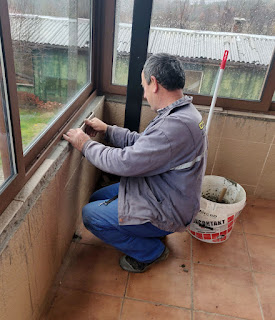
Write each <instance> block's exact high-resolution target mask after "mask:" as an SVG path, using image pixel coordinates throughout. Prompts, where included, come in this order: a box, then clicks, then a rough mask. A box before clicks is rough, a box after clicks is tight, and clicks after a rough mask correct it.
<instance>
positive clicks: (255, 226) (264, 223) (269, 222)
mask: <svg viewBox="0 0 275 320" xmlns="http://www.w3.org/2000/svg"><path fill="white" fill-rule="evenodd" d="M274 212H275V208H270V207H260V206H250V207H249V210H247V211H246V212H245V216H244V219H243V227H244V232H246V233H252V234H258V235H263V236H272V237H275V219H274Z"/></svg>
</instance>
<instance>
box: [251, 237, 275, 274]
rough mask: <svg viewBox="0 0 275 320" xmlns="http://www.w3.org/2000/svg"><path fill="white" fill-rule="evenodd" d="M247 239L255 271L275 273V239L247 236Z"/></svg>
mask: <svg viewBox="0 0 275 320" xmlns="http://www.w3.org/2000/svg"><path fill="white" fill-rule="evenodd" d="M246 239H247V245H248V251H249V255H250V258H251V262H252V268H253V270H254V271H257V272H267V273H275V238H271V237H264V236H256V235H252V234H246Z"/></svg>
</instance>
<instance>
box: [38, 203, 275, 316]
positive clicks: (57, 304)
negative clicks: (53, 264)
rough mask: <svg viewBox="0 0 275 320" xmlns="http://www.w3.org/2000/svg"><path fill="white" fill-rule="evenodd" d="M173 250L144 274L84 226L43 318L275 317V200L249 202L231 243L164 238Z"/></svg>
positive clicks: (187, 237)
mask: <svg viewBox="0 0 275 320" xmlns="http://www.w3.org/2000/svg"><path fill="white" fill-rule="evenodd" d="M166 245H167V246H168V247H169V248H170V256H169V258H168V259H167V260H166V261H164V262H160V263H158V264H156V265H154V266H152V268H151V269H150V270H148V271H147V272H145V273H143V274H129V273H127V272H125V271H123V270H121V269H120V267H119V265H118V260H119V257H120V256H121V254H122V253H120V252H118V251H117V250H115V249H113V248H112V247H110V246H108V245H105V244H104V243H102V242H101V241H100V240H99V239H97V238H95V237H94V236H93V235H91V234H90V233H88V232H87V231H85V230H84V229H83V233H82V240H81V241H80V242H77V243H76V242H75V243H72V246H71V249H70V253H69V256H70V259H67V260H68V261H69V263H68V265H67V266H64V267H63V268H62V269H63V271H61V272H60V279H59V280H58V282H57V283H56V296H55V299H54V300H53V303H52V306H51V308H50V310H48V312H47V314H46V315H45V316H44V317H43V320H44V319H45V320H48V319H49V320H59V319H62V320H63V319H66V320H80V319H81V320H82V319H83V320H91V319H99V320H109V319H114V320H115V319H121V320H147V319H148V320H151V319H156V320H166V319H169V320H179V319H188V320H191V319H193V320H233V319H255V320H256V319H265V320H272V319H275V201H264V200H260V199H257V200H252V199H250V200H249V201H248V203H247V206H246V207H245V209H244V210H243V212H242V214H241V216H240V217H239V218H238V221H237V223H236V225H235V226H234V229H233V232H232V234H231V236H230V238H229V239H228V241H226V242H224V243H221V244H207V243H204V242H201V241H198V240H196V239H194V238H192V237H191V236H190V235H189V234H188V233H187V232H184V233H175V234H172V235H169V236H168V237H167V238H166Z"/></svg>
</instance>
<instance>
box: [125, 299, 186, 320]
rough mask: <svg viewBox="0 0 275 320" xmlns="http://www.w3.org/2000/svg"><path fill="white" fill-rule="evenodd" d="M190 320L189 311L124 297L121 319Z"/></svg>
mask: <svg viewBox="0 0 275 320" xmlns="http://www.w3.org/2000/svg"><path fill="white" fill-rule="evenodd" d="M141 319H144V320H153V319H155V320H167V319H169V320H179V319H184V320H190V319H191V311H189V310H184V309H180V308H174V307H167V306H162V305H159V304H154V303H148V302H143V301H134V300H128V299H125V302H124V305H123V309H122V317H121V320H141Z"/></svg>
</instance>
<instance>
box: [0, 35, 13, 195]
mask: <svg viewBox="0 0 275 320" xmlns="http://www.w3.org/2000/svg"><path fill="white" fill-rule="evenodd" d="M7 97H8V96H7V88H6V80H5V69H4V62H3V54H2V44H1V39H0V193H1V192H2V191H3V189H4V188H5V186H6V185H7V184H8V181H9V180H10V179H11V177H12V176H14V174H15V173H16V168H15V161H14V150H13V144H12V141H13V139H12V134H11V125H10V117H9V104H8V99H7Z"/></svg>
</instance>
